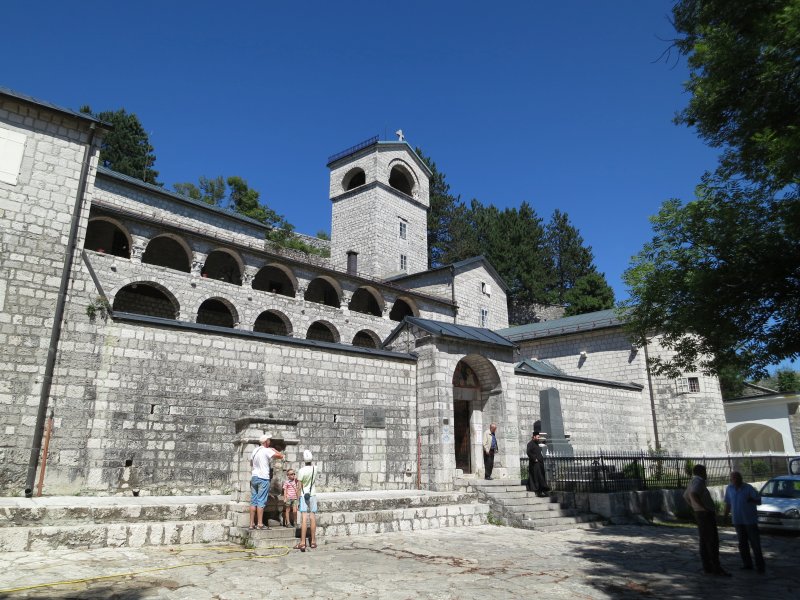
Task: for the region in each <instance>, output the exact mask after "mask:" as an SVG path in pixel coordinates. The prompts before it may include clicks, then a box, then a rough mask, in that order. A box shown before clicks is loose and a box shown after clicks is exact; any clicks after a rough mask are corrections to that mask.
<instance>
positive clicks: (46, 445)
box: [36, 410, 53, 497]
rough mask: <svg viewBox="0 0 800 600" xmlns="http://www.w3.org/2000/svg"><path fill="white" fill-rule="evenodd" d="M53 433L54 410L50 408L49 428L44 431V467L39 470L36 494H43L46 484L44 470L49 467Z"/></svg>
mask: <svg viewBox="0 0 800 600" xmlns="http://www.w3.org/2000/svg"><path fill="white" fill-rule="evenodd" d="M52 433H53V411H52V410H50V417H49V418H48V419H47V429H45V431H44V448H43V449H42V468H41V469H40V470H39V483H37V484H36V496H37V497H39V496H41V495H42V486H43V485H44V472H45V470H46V469H47V451H48V449H49V448H50V436H51V435H52Z"/></svg>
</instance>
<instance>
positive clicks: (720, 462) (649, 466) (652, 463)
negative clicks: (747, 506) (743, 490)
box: [520, 451, 790, 493]
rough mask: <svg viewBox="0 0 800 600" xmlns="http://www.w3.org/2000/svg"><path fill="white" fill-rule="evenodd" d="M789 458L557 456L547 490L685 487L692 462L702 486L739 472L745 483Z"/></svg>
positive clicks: (772, 472)
mask: <svg viewBox="0 0 800 600" xmlns="http://www.w3.org/2000/svg"><path fill="white" fill-rule="evenodd" d="M789 460H790V457H788V456H786V455H775V454H752V455H751V454H747V455H734V454H731V455H726V456H678V455H671V456H666V455H658V454H655V453H648V452H644V451H642V452H614V453H604V452H598V453H592V454H588V453H587V454H579V455H575V456H557V455H552V454H548V455H547V456H546V459H545V468H546V470H547V483H548V485H549V486H550V488H551V489H553V490H557V491H569V492H601V493H607V492H622V491H632V490H654V489H680V488H685V487H686V486H687V485H688V483H689V480H691V478H692V469H693V468H694V466H695V465H697V464H702V465H705V467H706V471H707V473H708V478H707V480H706V481H707V483H708V485H725V484H727V483H729V478H730V472H731V471H739V472H741V474H742V477H743V479H744V480H745V481H747V482H753V481H765V480H767V479H769V478H771V477H774V476H776V475H785V474H786V473H788V472H789ZM520 467H521V468H520V476H521V477H522V478H523V479H526V478H527V476H528V459H527V458H521V459H520Z"/></svg>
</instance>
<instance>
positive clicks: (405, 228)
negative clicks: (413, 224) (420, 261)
mask: <svg viewBox="0 0 800 600" xmlns="http://www.w3.org/2000/svg"><path fill="white" fill-rule="evenodd" d="M407 234H408V223H406V222H405V221H400V239H403V240H404V239H406V236H407Z"/></svg>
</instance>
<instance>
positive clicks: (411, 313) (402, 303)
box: [389, 297, 419, 321]
mask: <svg viewBox="0 0 800 600" xmlns="http://www.w3.org/2000/svg"><path fill="white" fill-rule="evenodd" d="M418 316H419V308H417V303H416V302H414V301H413V300H412V299H411V298H406V297H402V298H398V299H397V300H395V301H394V304H393V305H392V310H391V311H390V312H389V318H390V319H391V320H392V321H402V320H403V319H405V318H406V317H418Z"/></svg>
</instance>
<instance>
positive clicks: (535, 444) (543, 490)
mask: <svg viewBox="0 0 800 600" xmlns="http://www.w3.org/2000/svg"><path fill="white" fill-rule="evenodd" d="M531 438H532V439H531V441H530V442H528V447H527V452H528V480H529V485H530V489H531V491H533V492H536V495H537V496H538V497H540V498H543V497H544V496H547V492H549V491H550V488H549V487H547V479H546V477H545V473H544V455H543V454H542V448H541V447H540V446H539V432H538V431H534V432H533V435H532V436H531Z"/></svg>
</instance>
